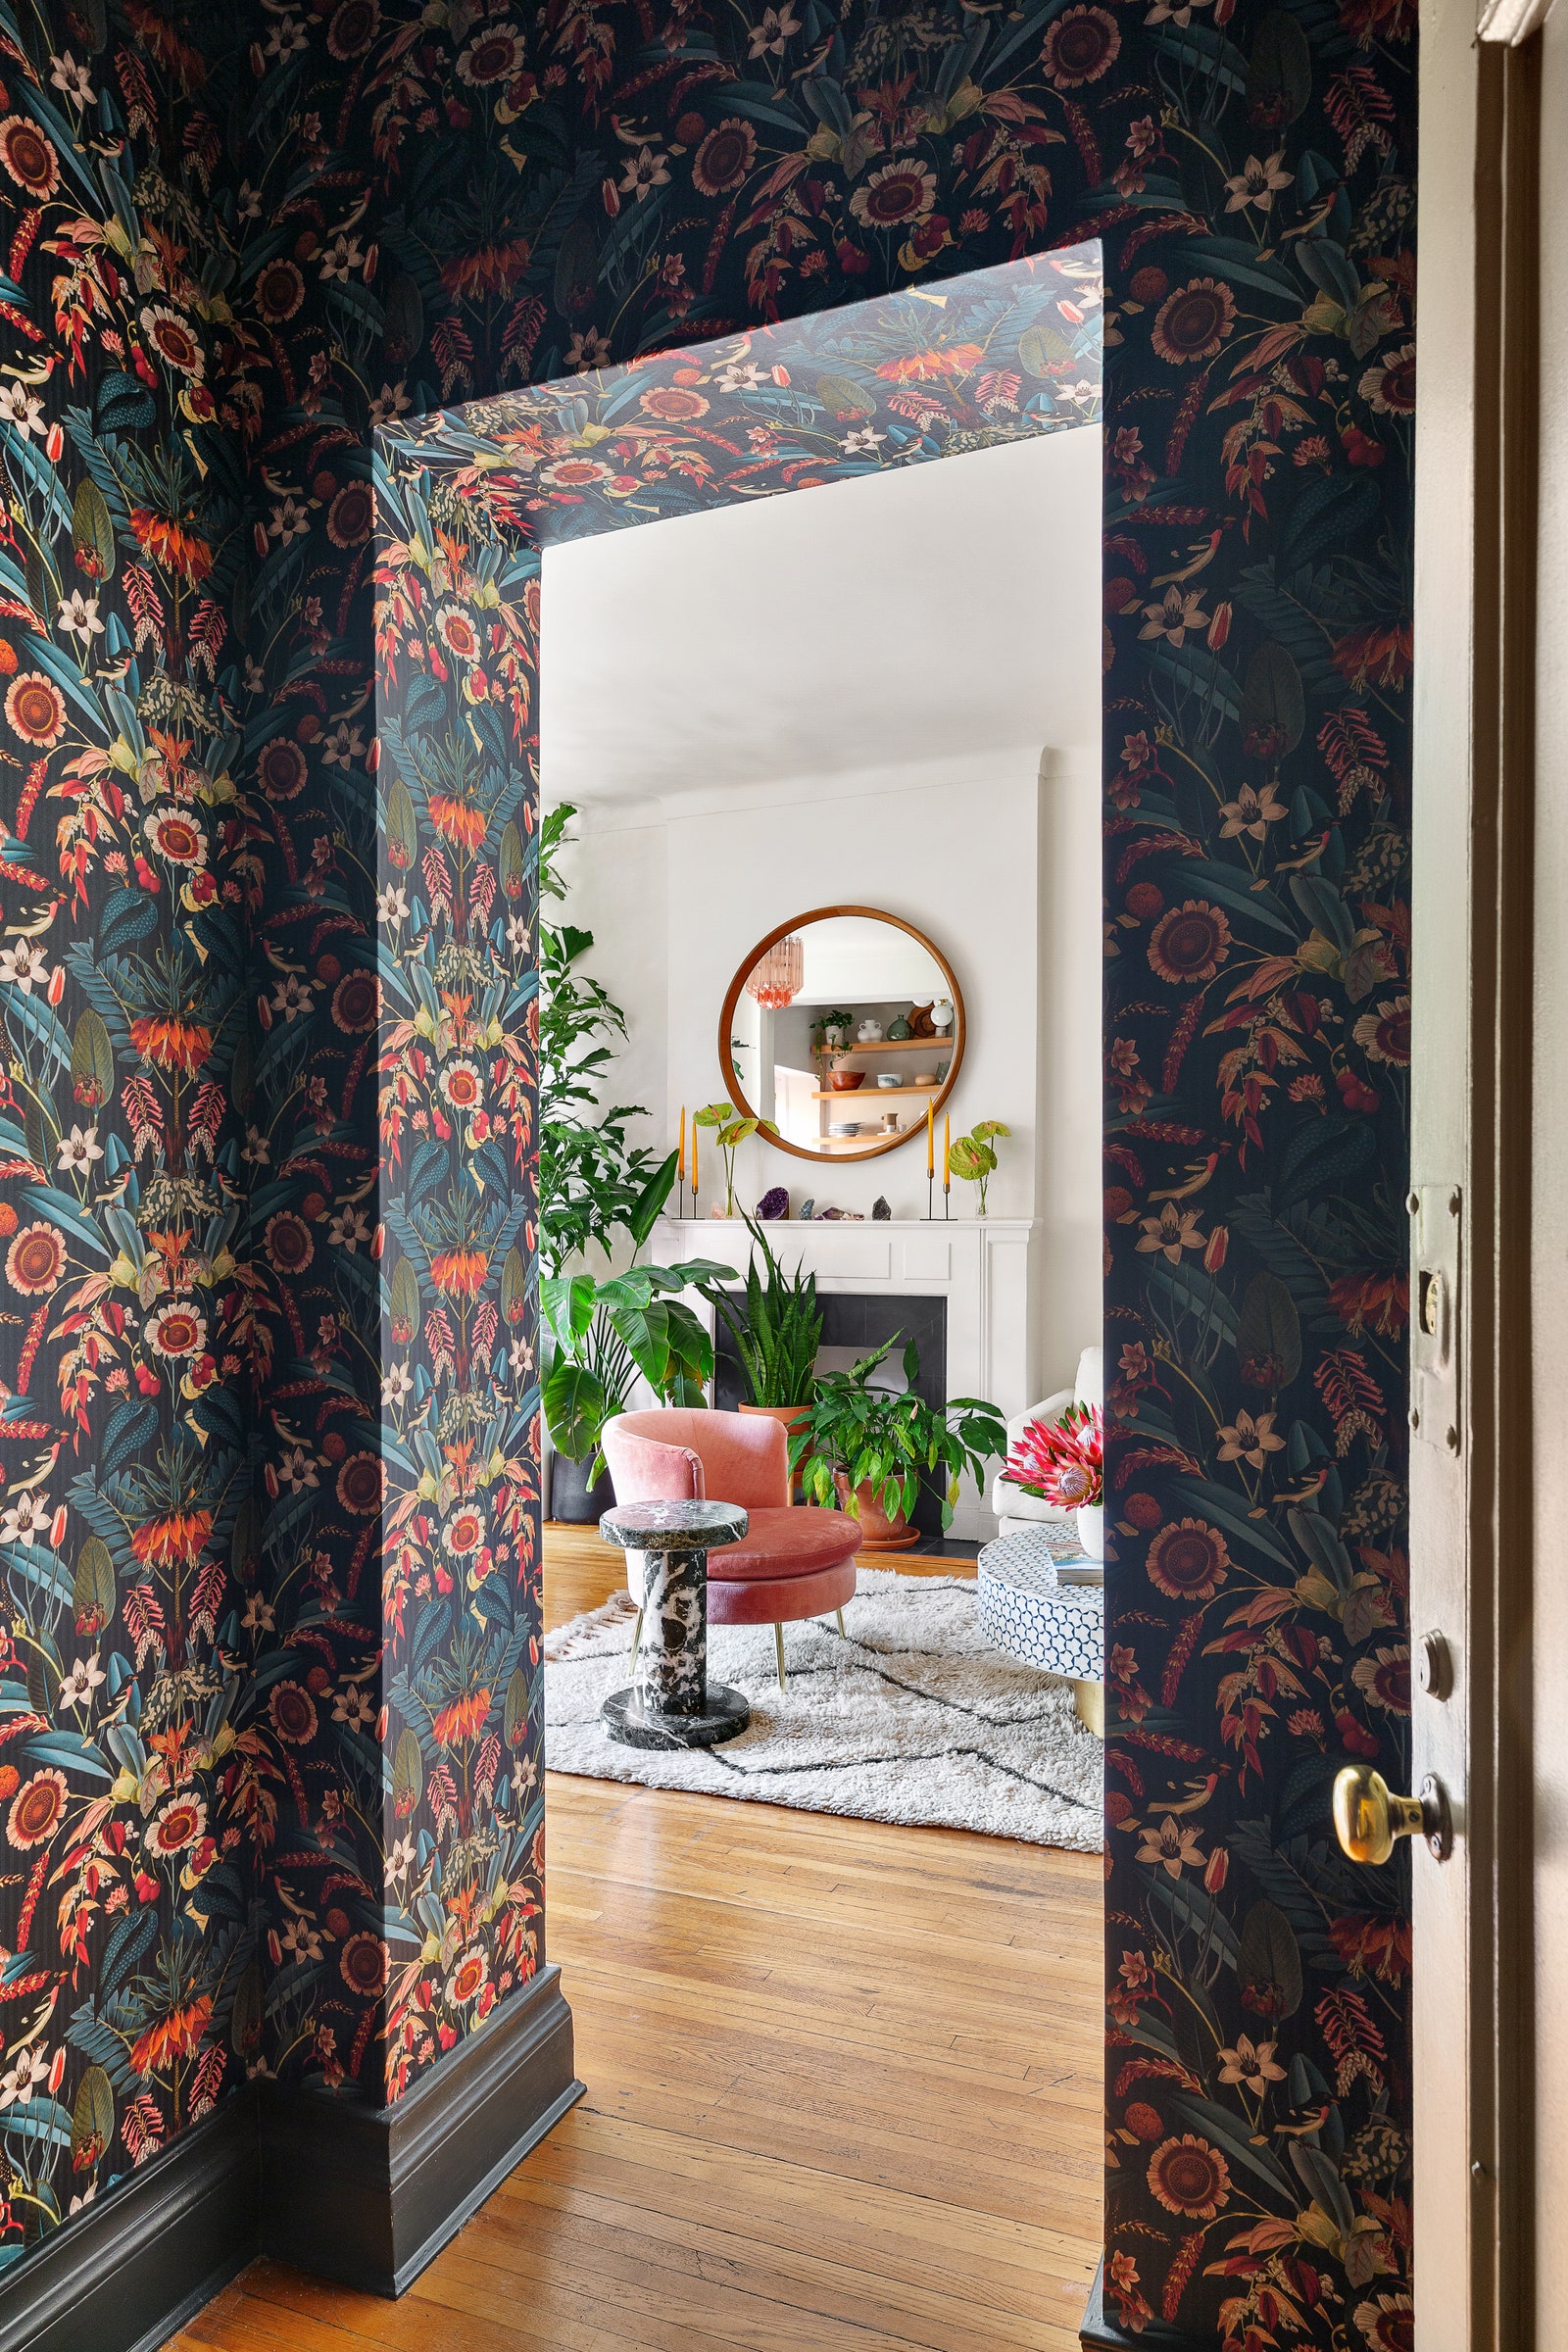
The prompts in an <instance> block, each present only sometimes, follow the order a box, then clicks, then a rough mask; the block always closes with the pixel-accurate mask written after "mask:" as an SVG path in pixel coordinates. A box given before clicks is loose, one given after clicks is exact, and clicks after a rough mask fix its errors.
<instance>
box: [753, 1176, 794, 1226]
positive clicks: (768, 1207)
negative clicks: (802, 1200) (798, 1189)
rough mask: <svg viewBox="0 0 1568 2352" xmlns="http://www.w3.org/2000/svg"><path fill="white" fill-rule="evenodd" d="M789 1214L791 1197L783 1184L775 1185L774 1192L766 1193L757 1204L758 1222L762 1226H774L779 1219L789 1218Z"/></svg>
mask: <svg viewBox="0 0 1568 2352" xmlns="http://www.w3.org/2000/svg"><path fill="white" fill-rule="evenodd" d="M789 1213H790V1197H789V1194H788V1193H787V1192H786V1191H785V1190H784V1187H783V1186H782V1185H781V1184H775V1185H774V1186H773V1188H772V1190H771V1191H770V1192H766V1193H764V1194H763V1195H762V1198H761V1199H760V1201H759V1202H758V1203H757V1221H758V1223H759V1224H760V1225H769V1224H772V1223H773V1222H774V1221H775V1220H776V1219H777V1218H779V1217H787V1216H788V1215H789Z"/></svg>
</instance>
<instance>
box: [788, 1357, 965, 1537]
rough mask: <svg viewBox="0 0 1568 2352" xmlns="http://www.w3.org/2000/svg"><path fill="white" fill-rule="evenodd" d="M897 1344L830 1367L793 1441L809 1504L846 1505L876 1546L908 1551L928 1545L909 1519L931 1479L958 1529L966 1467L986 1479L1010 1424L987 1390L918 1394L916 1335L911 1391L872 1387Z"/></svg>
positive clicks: (945, 1519)
mask: <svg viewBox="0 0 1568 2352" xmlns="http://www.w3.org/2000/svg"><path fill="white" fill-rule="evenodd" d="M896 1346H897V1340H896V1338H895V1339H892V1340H888V1341H887V1342H885V1343H884V1345H883V1346H882V1347H880V1348H876V1349H875V1350H874V1351H873V1352H872V1353H871V1354H870V1355H862V1356H861V1357H860V1359H859V1361H858V1363H856V1364H853V1365H852V1366H851V1367H850V1369H849V1371H848V1372H825V1373H823V1374H822V1375H821V1376H820V1378H819V1379H818V1381H817V1390H816V1399H815V1401H814V1403H813V1404H812V1406H811V1408H810V1410H809V1412H808V1413H805V1414H803V1415H802V1417H801V1419H800V1420H799V1421H798V1422H797V1424H796V1428H795V1434H794V1436H793V1438H792V1439H791V1441H790V1464H791V1467H792V1469H798V1470H799V1471H800V1473H801V1482H802V1485H803V1487H804V1488H805V1491H806V1498H807V1500H808V1502H816V1503H822V1504H824V1505H826V1506H827V1507H829V1508H831V1507H832V1506H833V1504H834V1503H837V1504H838V1506H839V1508H840V1509H841V1510H846V1511H848V1512H850V1513H851V1515H852V1516H853V1517H855V1518H857V1519H858V1520H859V1522H860V1527H861V1530H862V1542H863V1548H864V1549H865V1550H867V1551H904V1550H907V1548H908V1546H909V1545H910V1544H917V1543H918V1542H919V1540H920V1538H919V1531H918V1529H916V1528H914V1527H911V1526H910V1524H909V1520H910V1514H911V1513H912V1511H913V1509H914V1506H915V1503H916V1501H917V1500H918V1498H919V1493H920V1484H921V1481H922V1479H925V1478H933V1477H934V1478H935V1480H936V1482H937V1485H938V1490H939V1492H940V1494H941V1496H942V1525H943V1528H944V1530H946V1529H948V1528H950V1527H951V1526H952V1525H953V1506H954V1504H955V1503H956V1501H957V1499H958V1493H959V1489H960V1487H961V1485H962V1482H963V1479H964V1476H965V1474H967V1475H968V1476H969V1477H971V1478H972V1479H973V1480H974V1482H975V1484H976V1486H983V1484H984V1480H985V1465H986V1464H987V1462H989V1461H991V1460H993V1459H994V1458H995V1457H996V1456H997V1455H998V1454H1005V1452H1006V1450H1007V1430H1006V1424H1005V1422H1004V1420H1003V1418H1002V1415H1001V1414H1000V1413H999V1412H998V1410H997V1408H996V1406H995V1405H994V1404H987V1403H986V1402H985V1400H984V1398H983V1397H953V1398H952V1399H951V1401H950V1402H949V1403H947V1404H945V1405H936V1404H928V1403H927V1402H926V1400H925V1398H924V1397H921V1396H919V1395H917V1393H916V1391H915V1386H914V1384H915V1382H916V1381H917V1380H918V1378H919V1376H920V1357H919V1351H918V1350H917V1348H915V1345H914V1342H913V1341H912V1340H911V1341H910V1342H909V1345H908V1346H907V1348H905V1350H904V1377H905V1379H906V1380H907V1383H908V1387H907V1389H906V1390H905V1392H904V1393H903V1394H902V1395H900V1394H899V1393H898V1392H897V1391H895V1390H891V1389H880V1388H874V1387H872V1385H871V1374H872V1373H873V1372H874V1371H875V1370H876V1368H877V1366H878V1365H879V1364H880V1363H881V1362H882V1361H883V1359H884V1358H885V1357H886V1356H887V1355H888V1354H889V1353H890V1352H891V1350H892V1349H893V1348H894V1347H896Z"/></svg>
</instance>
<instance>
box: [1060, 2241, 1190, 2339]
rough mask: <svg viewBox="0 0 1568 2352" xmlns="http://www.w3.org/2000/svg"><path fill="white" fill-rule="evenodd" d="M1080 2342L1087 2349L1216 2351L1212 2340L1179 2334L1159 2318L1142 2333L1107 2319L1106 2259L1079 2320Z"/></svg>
mask: <svg viewBox="0 0 1568 2352" xmlns="http://www.w3.org/2000/svg"><path fill="white" fill-rule="evenodd" d="M1078 2341H1079V2343H1080V2345H1081V2346H1082V2347H1083V2352H1213V2342H1212V2339H1210V2341H1209V2342H1208V2343H1206V2344H1201V2343H1200V2342H1199V2340H1198V2338H1197V2336H1195V2335H1181V2334H1178V2333H1177V2331H1176V2329H1175V2328H1173V2327H1161V2326H1160V2323H1159V2322H1158V2320H1152V2321H1146V2323H1145V2325H1144V2331H1143V2333H1142V2334H1141V2335H1129V2334H1128V2333H1127V2332H1126V2330H1125V2329H1124V2328H1121V2327H1117V2326H1116V2324H1115V2322H1114V2321H1113V2320H1107V2319H1106V2317H1105V2265H1104V2263H1103V2261H1102V2262H1101V2263H1100V2264H1099V2265H1098V2266H1097V2268H1096V2271H1095V2283H1094V2285H1093V2286H1092V2287H1091V2288H1090V2289H1089V2301H1088V2303H1087V2304H1086V2305H1085V2306H1084V2316H1083V2318H1082V2319H1081V2320H1080V2321H1079V2323H1078Z"/></svg>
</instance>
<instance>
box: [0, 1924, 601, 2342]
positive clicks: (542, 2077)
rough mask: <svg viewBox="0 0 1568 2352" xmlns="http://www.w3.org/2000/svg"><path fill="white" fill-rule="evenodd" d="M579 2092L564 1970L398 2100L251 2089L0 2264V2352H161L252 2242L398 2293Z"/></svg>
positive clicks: (308, 2266) (510, 2004)
mask: <svg viewBox="0 0 1568 2352" xmlns="http://www.w3.org/2000/svg"><path fill="white" fill-rule="evenodd" d="M583 2088H584V2085H583V2084H582V2083H581V2082H578V2081H577V2079H576V2077H575V2075H574V2074H573V2072H572V2025H571V2011H570V2010H569V2009H568V2008H567V2006H566V2003H565V2001H564V1998H563V1997H562V1993H561V1971H560V1970H559V1969H558V1968H546V1969H542V1970H541V1971H540V1973H539V1975H538V1976H537V1977H536V1978H535V1979H534V1980H533V1982H532V1983H531V1984H530V1985H527V1986H526V1987H525V1989H524V1990H523V1991H521V1992H519V1993H517V1994H516V1995H515V1997H514V1998H513V1999H512V2000H510V2001H506V2002H503V2003H502V2005H501V2007H500V2008H499V2009H497V2010H495V2011H494V2013H493V2014H492V2015H491V2017H490V2018H489V2019H488V2020H487V2021H486V2022H485V2024H484V2025H483V2026H481V2027H480V2028H479V2030H478V2032H477V2033H475V2034H472V2035H470V2037H469V2038H468V2040H467V2041H466V2042H465V2043H463V2045H462V2046H461V2048H459V2049H456V2050H454V2051H453V2052H452V2054H451V2056H450V2057H448V2058H447V2059H445V2060H444V2061H443V2062H442V2064H441V2065H440V2066H439V2067H438V2068H437V2069H436V2070H435V2072H434V2073H433V2074H430V2075H427V2076H426V2077H425V2078H424V2080H423V2082H421V2083H420V2085H419V2087H418V2088H417V2090H413V2091H411V2092H410V2093H409V2095H408V2096H407V2098H404V2099H401V2100H400V2101H399V2102H398V2104H397V2105H396V2106H395V2107H379V2108H370V2107H367V2106H366V2105H365V2103H364V2101H363V2100H361V2099H359V2098H356V2097H355V2096H354V2094H353V2093H352V2092H350V2093H347V2094H342V2095H334V2094H333V2093H331V2092H329V2091H312V2090H294V2089H290V2088H287V2087H285V2086H284V2085H282V2084H280V2083H276V2082H261V2083H257V2084H255V2085H252V2084H247V2085H246V2086H245V2087H244V2088H243V2089H241V2090H237V2091H235V2092H234V2093H233V2094H232V2095H231V2096H230V2097H228V2098H226V2099H224V2100H223V2101H222V2103H221V2106H220V2107H219V2108H218V2109H217V2110H216V2112H215V2113H214V2114H212V2115H210V2116H208V2117H206V2118H205V2119H204V2121H203V2122H201V2123H199V2124H195V2125H193V2126H192V2127H191V2129H190V2130H189V2131H183V2132H181V2133H180V2136H179V2137H178V2139H176V2140H174V2141H173V2142H172V2145H170V2146H169V2147H167V2148H165V2149H164V2150H163V2151H162V2152H161V2153H160V2154H159V2155H157V2156H155V2157H154V2158H153V2159H152V2161H151V2163H150V2164H146V2165H143V2166H142V2167H141V2169H140V2171H139V2172H135V2173H132V2174H131V2175H130V2176H129V2177H128V2178H127V2179H126V2180H123V2181H120V2182H118V2183H117V2184H116V2186H115V2187H114V2188H112V2189H110V2190H108V2191H106V2193H105V2194H104V2196H103V2197H102V2198H100V2199H98V2200H97V2201H96V2202H94V2203H93V2204H91V2205H88V2206H86V2207H84V2208H83V2210H82V2211H81V2212H80V2213H78V2214H74V2215H73V2217H72V2219H71V2220H70V2221H69V2222H66V2223H64V2224H63V2225H62V2226H61V2228H60V2229H57V2230H55V2231H54V2232H53V2233H52V2235H50V2236H49V2237H48V2238H46V2239H44V2240H43V2241H42V2242H41V2243H40V2244H38V2245H37V2246H35V2247H34V2248H33V2250H32V2252H31V2253H30V2254H28V2256H27V2257H26V2259H25V2261H24V2262H19V2263H17V2264H16V2265H15V2266H14V2267H13V2268H12V2269H11V2270H9V2271H7V2272H5V2273H3V2274H0V2352H85V2348H86V2347H90V2348H91V2352H157V2348H158V2346H159V2345H161V2344H165V2343H167V2342H168V2340H169V2338H170V2337H171V2336H172V2335H175V2334H177V2333H178V2331H179V2329H180V2328H181V2327H184V2326H185V2324H186V2322H187V2321H188V2320H190V2319H192V2318H194V2316H195V2314H196V2313H197V2312H198V2311H200V2310H201V2309H202V2307H203V2305H204V2304H207V2303H210V2302H211V2301H212V2299H213V2297H214V2296H215V2295H216V2294H218V2293H220V2292H221V2289H222V2288H223V2287H225V2286H226V2285H227V2284H228V2282H229V2280H230V2279H231V2278H237V2277H238V2275H239V2273H240V2272H241V2271H242V2270H244V2268H245V2266H246V2264H247V2263H249V2262H253V2261H254V2260H255V2259H256V2257H257V2255H258V2254H270V2255H272V2256H273V2257H275V2259H276V2260H278V2261H279V2262H287V2263H290V2264H291V2265H292V2266H293V2267H294V2268H295V2269H296V2270H307V2271H314V2272H315V2273H316V2274H317V2275H318V2276H319V2277H320V2278H335V2279H339V2280H341V2281H342V2282H343V2283H344V2284H346V2285H349V2286H357V2287H360V2288H363V2289H364V2290H365V2291H366V2292H368V2293H369V2294H376V2295H386V2296H396V2295H401V2294H402V2293H403V2291H404V2289H405V2288H406V2287H408V2286H410V2285H411V2284H412V2283H413V2281H414V2280H415V2279H416V2278H417V2277H418V2275H419V2273H420V2272H421V2271H422V2270H423V2269H424V2267H425V2265H426V2264H427V2263H428V2262H430V2261H432V2260H433V2259H434V2257H435V2256H436V2255H437V2254H439V2252H440V2251H441V2248H442V2247H443V2246H444V2245H445V2244H446V2243H447V2241H448V2239H449V2238H452V2237H455V2236H456V2235H457V2232H458V2231H459V2230H460V2229H462V2228H463V2225H464V2223H465V2222H466V2221H467V2220H469V2219H470V2218H471V2216H472V2215H473V2213H474V2212H475V2211H476V2210H477V2208H478V2207H479V2206H480V2205H482V2204H483V2203H484V2200H485V2198H486V2197H488V2196H489V2195H490V2193H491V2192H492V2190H493V2189H496V2188H498V2187H499V2186H500V2185H501V2182H502V2181H503V2180H505V2179H506V2177H507V2175H508V2173H510V2172H511V2171H512V2170H513V2168H514V2166H515V2165H517V2164H519V2163H520V2162H521V2161H522V2159H523V2157H524V2156H526V2155H527V2153H528V2151H529V2149H530V2148H533V2147H535V2146H537V2144H538V2142H539V2141H540V2140H541V2139H543V2137H544V2136H545V2133H546V2132H547V2131H549V2130H550V2128H551V2126H552V2125H553V2124H555V2123H557V2122H558V2121H559V2120H560V2118H561V2117H562V2116H563V2115H564V2114H565V2112H566V2110H567V2108H568V2107H570V2106H572V2105H573V2104H574V2102H575V2101H576V2100H578V2099H580V2098H581V2096H582V2094H583ZM519 2116H520V2117H524V2118H526V2119H527V2120H526V2121H524V2122H523V2123H521V2124H520V2125H519V2122H518V2118H519ZM329 2192H330V2193H329Z"/></svg>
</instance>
